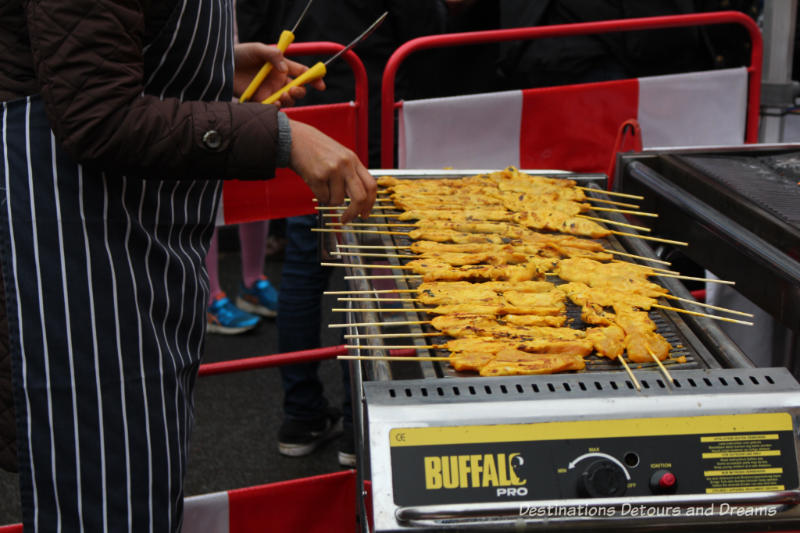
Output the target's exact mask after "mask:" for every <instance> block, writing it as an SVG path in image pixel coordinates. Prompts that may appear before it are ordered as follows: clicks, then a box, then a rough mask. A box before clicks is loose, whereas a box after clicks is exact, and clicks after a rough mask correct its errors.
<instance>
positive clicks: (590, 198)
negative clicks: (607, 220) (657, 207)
mask: <svg viewBox="0 0 800 533" xmlns="http://www.w3.org/2000/svg"><path fill="white" fill-rule="evenodd" d="M586 200H587V201H589V202H596V203H598V204H606V205H616V206H617V207H628V208H630V209H639V208H640V207H641V206H638V205H636V204H628V203H625V202H617V201H615V200H603V199H602V198H592V197H591V196H587V197H586Z"/></svg>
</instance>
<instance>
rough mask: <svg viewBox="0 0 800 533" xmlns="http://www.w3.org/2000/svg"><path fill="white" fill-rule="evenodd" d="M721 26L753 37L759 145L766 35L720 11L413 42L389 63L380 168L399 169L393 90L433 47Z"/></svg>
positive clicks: (751, 120)
mask: <svg viewBox="0 0 800 533" xmlns="http://www.w3.org/2000/svg"><path fill="white" fill-rule="evenodd" d="M716 24H739V25H740V26H743V27H744V28H745V29H746V30H747V32H748V34H749V35H750V41H751V43H752V49H751V53H750V66H749V67H748V68H747V73H748V80H749V83H748V96H747V127H746V130H745V141H746V142H748V143H754V142H757V141H758V113H759V105H760V99H761V67H762V54H763V43H762V38H761V32H760V30H759V28H758V26H757V25H756V23H755V22H753V20H752V19H751V18H750V17H748V16H747V15H744V14H743V13H740V12H738V11H720V12H715V13H700V14H691V15H671V16H664V17H646V18H637V19H625V20H607V21H601V22H584V23H579V24H557V25H553V26H537V27H532V28H513V29H508V30H489V31H477V32H466V33H451V34H445V35H431V36H427V37H419V38H417V39H412V40H411V41H408V42H407V43H405V44H403V45H402V46H400V47H399V48H398V49H397V50H395V52H394V53H393V54H392V56H391V57H390V58H389V61H388V62H387V63H386V68H385V69H384V71H383V85H382V88H381V166H383V167H384V168H393V167H394V122H395V121H394V112H395V109H396V108H398V107H400V106H401V105H402V104H401V103H400V102H395V101H394V98H395V93H394V85H395V78H396V76H397V71H398V69H399V68H400V65H401V63H402V62H403V61H404V60H405V59H406V58H407V57H408V56H409V55H411V54H412V53H414V52H418V51H420V50H427V49H431V48H446V47H451V46H460V45H467V44H484V43H496V42H503V41H514V40H521V39H543V38H546V37H565V36H571V35H588V34H599V33H613V32H620V31H634V30H648V29H666V28H680V27H686V26H710V25H716Z"/></svg>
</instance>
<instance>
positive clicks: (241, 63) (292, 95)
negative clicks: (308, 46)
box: [233, 43, 325, 107]
mask: <svg viewBox="0 0 800 533" xmlns="http://www.w3.org/2000/svg"><path fill="white" fill-rule="evenodd" d="M233 57H234V75H233V94H234V95H236V96H237V97H238V96H239V95H241V94H242V93H243V92H244V91H245V89H247V86H248V85H249V84H250V82H251V81H252V80H253V78H254V77H255V75H256V74H257V73H258V71H259V70H261V67H263V66H264V64H265V63H272V70H271V71H270V73H269V75H268V76H267V77H266V79H264V81H263V82H262V83H261V86H260V87H259V88H258V90H256V92H255V93H254V94H253V96H251V97H250V100H251V101H253V102H260V101H262V100H264V99H265V98H268V97H269V96H271V95H272V94H273V93H274V92H275V91H277V90H278V89H280V88H281V87H283V86H284V85H286V84H287V83H289V82H290V81H291V80H292V79H293V78H296V77H297V76H299V75H300V74H302V73H303V72H305V71H306V70H308V67H307V66H305V65H301V64H300V63H297V62H295V61H291V60H289V59H286V58H285V57H284V55H283V54H282V53H281V51H280V50H278V47H277V46H270V45H266V44H262V43H242V44H238V45H236V48H235V49H234V56H233ZM311 86H312V87H314V88H315V89H318V90H320V91H323V90H325V82H324V81H322V80H321V79H318V80H314V81H313V82H311ZM305 95H306V89H305V87H293V88H292V89H290V90H289V91H287V92H286V93H284V94H283V95H282V96H281V98H280V100H278V101H277V102H275V104H276V105H278V106H280V107H287V106H291V105H294V102H295V100H299V99H300V98H303V97H304V96H305Z"/></svg>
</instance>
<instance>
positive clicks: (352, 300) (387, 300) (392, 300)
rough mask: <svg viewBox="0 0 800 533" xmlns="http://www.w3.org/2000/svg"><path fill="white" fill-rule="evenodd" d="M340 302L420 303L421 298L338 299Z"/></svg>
mask: <svg viewBox="0 0 800 533" xmlns="http://www.w3.org/2000/svg"><path fill="white" fill-rule="evenodd" d="M336 300H338V301H340V302H401V303H402V302H418V301H419V298H380V297H378V298H358V297H356V298H336Z"/></svg>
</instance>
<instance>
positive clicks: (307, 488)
mask: <svg viewBox="0 0 800 533" xmlns="http://www.w3.org/2000/svg"><path fill="white" fill-rule="evenodd" d="M355 492H356V476H355V470H343V471H341V472H335V473H333V474H324V475H321V476H313V477H308V478H302V479H294V480H289V481H283V482H280V483H271V484H269V485H262V486H259V487H251V488H245V489H237V490H231V491H229V492H228V502H229V503H228V505H229V516H230V533H253V532H255V531H302V532H303V533H331V532H335V531H348V532H349V531H355V530H356V502H355Z"/></svg>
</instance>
